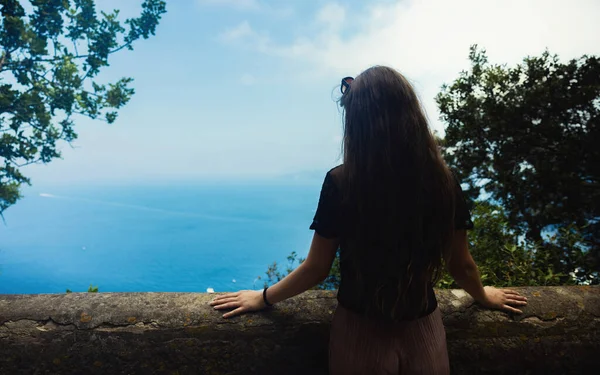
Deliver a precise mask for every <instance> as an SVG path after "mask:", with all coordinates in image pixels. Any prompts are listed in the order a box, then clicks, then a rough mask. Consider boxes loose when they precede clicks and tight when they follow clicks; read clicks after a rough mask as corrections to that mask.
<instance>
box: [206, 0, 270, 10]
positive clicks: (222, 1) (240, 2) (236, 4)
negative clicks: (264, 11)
mask: <svg viewBox="0 0 600 375" xmlns="http://www.w3.org/2000/svg"><path fill="white" fill-rule="evenodd" d="M197 1H198V4H200V5H213V6H225V7H230V8H233V9H236V10H257V9H259V8H260V4H259V3H258V1H256V0H197Z"/></svg>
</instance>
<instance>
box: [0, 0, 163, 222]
mask: <svg viewBox="0 0 600 375" xmlns="http://www.w3.org/2000/svg"><path fill="white" fill-rule="evenodd" d="M30 3H31V4H30V7H31V9H32V11H31V13H29V14H27V13H26V12H25V9H24V8H23V6H21V4H20V2H19V1H17V0H4V1H2V2H0V14H1V15H2V17H1V20H0V48H1V50H0V215H1V214H2V213H3V212H4V210H5V209H6V208H8V207H10V206H11V205H13V204H14V203H15V202H16V201H17V200H18V199H19V198H20V187H21V185H23V184H29V183H30V181H29V179H28V178H27V177H26V176H25V175H23V174H22V173H21V171H20V168H21V167H23V166H25V165H28V164H32V163H38V162H40V163H48V162H50V161H51V160H52V159H54V158H57V157H60V153H59V151H58V150H57V142H59V141H66V142H71V141H73V140H74V139H76V138H77V133H76V132H75V130H74V116H75V115H81V116H85V117H90V118H92V119H104V120H105V121H107V122H108V123H112V122H114V121H115V119H116V118H117V110H118V109H119V108H121V107H123V106H124V105H125V104H127V102H128V101H129V99H130V98H131V96H132V95H133V93H134V90H133V89H132V88H131V87H130V86H129V85H130V84H131V82H132V79H131V78H122V79H120V80H118V81H117V82H113V83H106V84H103V83H100V82H98V81H97V79H96V78H97V75H98V73H99V72H100V70H101V69H102V68H103V67H106V66H108V65H109V63H108V57H109V55H111V54H112V53H115V52H117V51H119V50H122V49H125V48H126V49H130V50H131V49H132V48H133V43H134V42H135V41H136V40H138V39H139V38H144V39H146V38H148V37H149V36H150V35H154V33H155V30H156V27H157V25H158V22H159V20H160V18H161V15H162V14H164V13H165V11H166V10H165V9H166V8H165V2H164V1H161V0H144V1H143V3H142V12H141V15H140V16H139V17H137V18H132V19H127V20H125V21H124V23H121V22H120V21H119V18H118V15H119V11H118V10H114V11H112V12H109V13H105V12H100V14H98V13H97V12H96V9H95V4H94V1H93V0H48V1H46V0H30Z"/></svg>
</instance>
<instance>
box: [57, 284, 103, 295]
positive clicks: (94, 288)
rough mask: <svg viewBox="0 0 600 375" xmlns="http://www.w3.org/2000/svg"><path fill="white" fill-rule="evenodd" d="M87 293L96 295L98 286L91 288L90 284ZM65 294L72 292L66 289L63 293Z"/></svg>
mask: <svg viewBox="0 0 600 375" xmlns="http://www.w3.org/2000/svg"><path fill="white" fill-rule="evenodd" d="M87 292H88V293H98V286H93V285H92V284H90V287H89V288H88V290H87ZM65 293H67V294H69V293H73V291H72V290H71V289H67V291H66V292H65Z"/></svg>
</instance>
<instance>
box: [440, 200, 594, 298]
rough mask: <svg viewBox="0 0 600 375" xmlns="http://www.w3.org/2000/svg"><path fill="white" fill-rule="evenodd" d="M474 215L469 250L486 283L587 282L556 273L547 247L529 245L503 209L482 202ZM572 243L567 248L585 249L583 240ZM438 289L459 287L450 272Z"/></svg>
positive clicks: (502, 284) (556, 283) (503, 285)
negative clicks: (582, 247) (510, 223)
mask: <svg viewBox="0 0 600 375" xmlns="http://www.w3.org/2000/svg"><path fill="white" fill-rule="evenodd" d="M472 215H473V222H474V224H475V228H474V229H473V230H472V231H470V232H469V237H468V238H469V251H470V252H471V255H472V256H473V259H474V260H475V262H476V263H477V265H478V267H479V271H480V273H481V280H482V281H483V283H484V284H486V285H494V286H497V287H511V286H526V285H529V286H534V285H565V284H574V283H576V282H580V283H585V282H586V281H587V280H583V279H581V278H579V279H577V278H576V277H574V276H572V275H569V274H565V273H560V272H558V271H557V270H555V269H554V266H553V264H552V262H551V261H549V254H548V252H547V251H544V248H541V247H539V246H537V245H536V244H532V243H530V242H527V240H526V237H525V236H524V234H523V233H522V232H519V231H518V230H515V229H511V227H510V225H509V218H508V216H507V214H506V212H505V211H504V209H503V208H502V207H501V206H499V205H494V204H491V203H489V202H478V203H476V204H475V206H474V208H473V211H472ZM572 241H573V242H571V243H569V244H565V246H571V247H573V248H576V247H578V246H581V243H580V242H581V241H582V238H581V237H580V236H579V237H577V236H573V238H572ZM590 280H591V279H590ZM437 286H438V287H440V288H457V287H458V285H456V283H455V282H454V280H453V279H452V277H451V276H450V275H449V274H447V273H444V275H443V277H442V279H441V280H440V281H439V283H438V285H437Z"/></svg>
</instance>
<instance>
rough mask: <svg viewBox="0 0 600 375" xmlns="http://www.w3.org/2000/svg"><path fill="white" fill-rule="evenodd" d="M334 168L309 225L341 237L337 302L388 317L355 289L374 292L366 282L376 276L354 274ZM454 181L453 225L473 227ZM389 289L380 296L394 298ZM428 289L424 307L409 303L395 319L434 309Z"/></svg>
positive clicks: (328, 175)
mask: <svg viewBox="0 0 600 375" xmlns="http://www.w3.org/2000/svg"><path fill="white" fill-rule="evenodd" d="M334 169H335V168H334ZM334 169H332V170H331V171H329V172H328V173H327V175H326V176H325V181H324V182H323V187H322V188H321V195H320V198H319V204H318V207H317V211H316V213H315V217H314V219H313V222H312V225H311V226H310V229H313V230H315V231H316V232H317V233H318V234H319V235H321V236H322V237H325V238H339V239H340V248H339V251H340V273H341V280H340V287H339V290H338V295H337V298H338V302H339V304H340V305H342V306H344V307H345V308H346V309H349V310H352V311H354V312H357V313H359V314H367V315H370V316H373V311H375V315H374V316H373V317H375V318H378V319H380V320H389V318H386V317H385V316H383V315H380V316H378V315H377V312H376V309H368V306H369V302H368V301H367V300H366V298H364V295H365V294H363V293H358V290H362V291H366V294H367V295H368V294H369V291H370V292H373V289H374V288H376V286H373V285H371V286H369V285H368V284H369V283H368V280H370V279H375V277H372V278H369V275H364V276H365V277H364V280H363V281H362V282H361V281H358V280H357V278H356V272H355V270H354V269H353V268H354V266H353V264H352V261H351V260H350V259H349V257H348V251H349V250H347V242H346V239H345V238H344V236H343V229H342V228H341V227H340V226H341V225H342V223H343V222H347V220H348V218H342V217H341V215H343V213H341V202H342V196H341V191H340V188H339V186H337V184H336V182H335V180H334V177H333V176H332V172H333V170H334ZM456 185H457V189H456V191H457V193H458V195H459V196H457V199H456V210H455V212H456V214H455V222H456V229H472V228H473V222H472V220H471V215H470V213H469V210H468V208H467V204H466V201H465V198H464V195H463V192H462V189H461V187H460V184H459V182H458V180H456ZM374 272H375V271H374ZM390 289H391V290H390V293H384V297H383V298H384V299H385V298H387V301H395V300H396V298H397V292H396V291H395V290H394V289H393V288H390ZM427 293H428V296H427V306H426V308H425V309H421V308H418V307H416V308H417V310H416V311H415V306H411V307H412V308H409V306H407V308H406V309H404V310H406V311H397V312H396V314H395V316H396V317H397V318H396V319H394V320H411V319H416V318H420V317H423V316H426V315H428V314H430V313H432V312H433V311H435V309H436V308H437V300H436V298H435V294H434V292H433V286H432V285H429V287H428V288H427ZM371 294H372V293H371ZM361 296H362V297H361ZM409 304H410V297H409ZM413 305H414V304H413ZM367 310H369V311H367Z"/></svg>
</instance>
